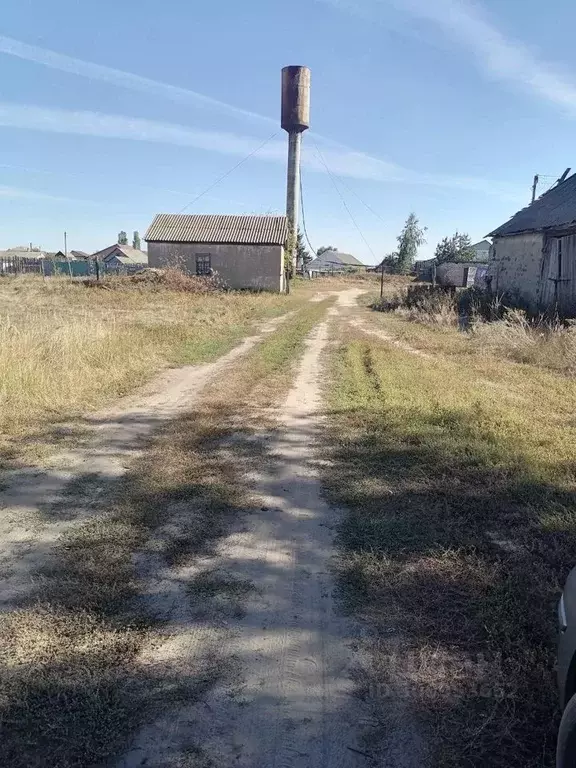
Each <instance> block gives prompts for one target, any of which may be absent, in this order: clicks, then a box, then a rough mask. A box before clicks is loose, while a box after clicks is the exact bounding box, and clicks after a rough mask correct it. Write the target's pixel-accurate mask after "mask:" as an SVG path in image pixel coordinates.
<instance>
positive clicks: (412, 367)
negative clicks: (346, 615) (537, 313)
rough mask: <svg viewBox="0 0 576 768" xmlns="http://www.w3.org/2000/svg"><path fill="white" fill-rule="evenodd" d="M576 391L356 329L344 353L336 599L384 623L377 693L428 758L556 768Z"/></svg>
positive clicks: (564, 383)
mask: <svg viewBox="0 0 576 768" xmlns="http://www.w3.org/2000/svg"><path fill="white" fill-rule="evenodd" d="M575 396H576V385H574V384H573V383H572V382H570V381H569V380H566V379H565V378H564V377H562V376H556V375H554V374H551V373H547V372H545V371H543V370H538V369H534V368H530V367H529V366H519V365H514V364H511V363H507V362H505V361H497V360H493V359H492V360H491V359H485V360H484V361H482V360H476V361H474V362H473V363H472V364H471V363H470V360H469V358H468V356H465V357H464V356H457V355H453V356H449V357H443V358H439V359H437V360H432V361H431V360H423V359H422V358H419V357H416V356H414V355H410V354H409V353H406V352H401V351H398V350H396V349H391V348H390V347H388V346H387V345H386V344H385V343H379V342H377V341H372V340H370V341H366V340H364V339H363V338H358V337H357V336H356V337H354V336H351V337H350V338H349V339H348V340H347V341H346V342H345V343H342V344H341V345H340V347H339V349H338V351H337V352H336V353H335V354H334V356H333V360H332V382H331V384H330V391H329V424H330V438H331V447H332V451H331V458H332V460H333V464H332V467H331V469H329V470H328V471H327V476H326V487H327V492H328V494H329V496H330V498H331V500H332V501H334V502H335V503H338V504H341V505H344V506H345V507H346V508H347V510H348V513H347V516H346V518H345V520H344V522H343V524H342V526H341V529H340V534H339V544H340V547H341V555H340V559H339V564H338V571H339V578H340V585H341V589H342V594H343V597H344V599H345V602H346V604H347V605H348V607H349V609H350V610H351V611H352V612H353V613H355V614H356V615H357V616H359V617H361V618H362V619H363V620H364V621H366V622H367V623H368V624H369V625H370V626H371V627H372V628H373V630H374V635H373V637H374V638H375V639H374V641H373V642H372V641H371V642H370V643H369V646H370V652H371V654H372V658H373V661H374V665H373V674H374V680H372V681H371V690H372V691H374V690H377V691H388V692H390V691H391V690H392V691H394V695H395V696H396V697H400V698H401V699H402V700H403V701H405V702H406V704H407V705H408V707H409V709H410V710H411V711H412V713H413V714H414V716H415V717H416V718H417V720H418V721H419V723H420V725H421V727H422V729H423V732H424V733H425V734H426V740H427V742H428V744H429V746H430V756H429V757H430V765H433V766H438V768H440V766H442V768H456V766H464V765H466V766H474V767H476V766H477V767H478V768H480V766H486V765H490V766H495V767H497V768H504V767H506V768H513V767H514V766H517V767H518V768H536V766H552V765H553V764H554V760H553V755H554V745H555V732H556V727H557V696H556V689H555V680H554V656H555V631H556V601H557V599H558V596H559V591H560V587H561V584H562V583H563V580H564V578H565V576H566V574H567V572H568V570H569V569H570V568H571V567H572V566H573V565H574V563H575V562H576V494H575V481H576V461H575V459H576V455H575V449H574V445H575V444H576V443H575V438H576V425H575V424H574V420H573V418H571V417H570V416H569V414H570V412H571V408H572V405H571V404H572V403H573V402H574V397H575ZM379 704H380V707H376V709H379V711H380V715H379V716H380V717H381V718H382V722H383V731H385V729H386V727H387V725H386V718H385V716H384V715H383V714H382V713H383V712H386V710H387V708H388V709H389V700H382V701H380V702H379Z"/></svg>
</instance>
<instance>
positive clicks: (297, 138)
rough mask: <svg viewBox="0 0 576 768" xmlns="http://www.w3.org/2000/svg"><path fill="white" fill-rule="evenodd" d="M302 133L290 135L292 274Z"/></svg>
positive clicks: (288, 200)
mask: <svg viewBox="0 0 576 768" xmlns="http://www.w3.org/2000/svg"><path fill="white" fill-rule="evenodd" d="M301 149H302V134H301V133H290V134H289V135H288V178H287V186H286V216H287V217H288V248H290V249H291V253H290V258H291V260H292V274H293V275H295V274H296V255H297V254H296V250H297V249H296V236H297V234H298V214H299V212H300V152H301Z"/></svg>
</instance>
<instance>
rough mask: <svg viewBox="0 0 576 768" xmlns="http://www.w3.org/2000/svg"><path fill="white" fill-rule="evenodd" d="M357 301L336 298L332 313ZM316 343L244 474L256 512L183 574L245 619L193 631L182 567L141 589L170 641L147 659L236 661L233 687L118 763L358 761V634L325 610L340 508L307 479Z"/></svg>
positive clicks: (311, 465) (213, 622) (316, 391)
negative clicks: (218, 592) (223, 596)
mask: <svg viewBox="0 0 576 768" xmlns="http://www.w3.org/2000/svg"><path fill="white" fill-rule="evenodd" d="M354 295H355V294H354V292H346V293H344V294H342V295H341V296H340V297H339V306H347V305H349V304H350V302H351V301H352V300H353V298H354ZM327 340H328V325H327V322H326V321H325V322H323V323H321V324H320V325H318V326H317V327H316V328H315V330H314V331H313V333H312V334H311V335H310V337H309V338H308V340H307V342H306V349H305V353H304V356H303V358H302V360H301V362H300V367H299V371H298V374H297V376H296V379H295V381H294V384H293V387H292V389H291V390H290V392H289V394H288V397H287V398H286V401H285V402H284V403H283V404H282V407H281V408H280V413H281V416H280V418H279V419H278V426H277V429H276V430H275V431H274V435H273V438H272V440H267V441H266V454H265V456H264V457H263V461H262V466H263V467H264V469H263V470H261V471H258V472H257V473H256V474H254V475H253V477H251V483H252V485H253V490H254V493H255V494H256V495H257V498H258V505H259V508H260V512H259V513H258V514H251V515H250V517H249V518H248V519H247V520H245V521H244V524H243V525H242V528H241V529H240V530H236V531H234V532H233V533H231V534H230V535H229V536H228V537H226V538H225V539H224V540H223V541H221V542H220V544H219V546H218V548H217V551H216V553H215V556H214V557H212V558H209V559H205V560H203V561H201V562H196V563H195V564H194V567H193V569H192V571H193V575H194V577H195V578H198V576H199V574H202V573H204V574H212V575H213V574H215V573H216V574H218V578H219V579H220V580H221V581H223V582H224V583H226V584H229V585H234V584H240V585H246V584H248V585H251V586H252V587H253V592H252V593H251V594H250V595H248V596H247V599H245V600H244V601H243V605H242V611H241V612H239V611H236V612H234V613H233V615H231V616H226V617H225V621H224V622H223V620H222V618H223V617H222V613H221V611H218V610H217V611H216V612H214V611H212V613H211V614H209V615H208V616H205V617H204V618H205V622H204V623H203V625H202V626H201V627H198V624H197V623H194V624H192V623H190V619H191V617H188V619H187V620H186V619H185V621H184V624H182V618H183V615H182V611H181V605H180V601H179V600H178V599H176V600H174V595H175V590H174V588H173V585H174V583H177V582H178V581H179V580H180V582H182V581H183V580H186V579H188V580H189V579H190V578H191V576H192V573H191V569H190V567H188V568H184V569H179V570H178V569H177V570H174V571H173V572H172V573H171V574H167V573H166V571H164V572H163V579H162V585H163V587H162V585H160V584H158V583H157V584H156V587H155V588H154V589H153V590H152V591H153V592H154V593H155V594H156V595H157V594H158V588H160V589H162V588H163V589H164V594H165V599H166V600H167V601H171V602H170V606H171V608H170V618H171V620H172V627H173V633H174V634H173V635H172V637H171V638H170V640H169V641H168V643H167V644H166V645H165V646H164V647H162V648H160V649H158V650H157V651H156V654H155V662H156V663H157V662H158V660H159V659H162V658H170V660H171V663H172V664H177V665H181V666H182V668H185V666H186V664H193V665H197V664H198V659H199V658H201V657H204V658H208V657H211V659H212V663H214V657H216V664H217V665H219V666H221V667H223V666H225V665H226V664H227V663H228V662H230V661H232V662H233V666H234V674H233V675H232V679H230V678H229V677H224V679H223V680H221V681H219V682H218V683H217V684H216V685H215V686H214V687H213V688H212V690H211V691H210V693H209V694H208V695H207V696H206V697H204V698H203V699H202V700H201V701H200V702H198V703H197V704H195V705H194V706H192V707H183V708H180V709H179V710H178V711H176V712H174V711H172V712H169V713H167V715H166V716H163V717H162V718H160V720H159V721H157V722H156V723H155V724H154V725H152V726H148V727H146V728H145V729H144V730H143V731H142V733H141V734H140V735H139V737H138V738H137V739H136V742H135V744H134V745H133V748H132V750H131V751H130V752H129V753H128V754H127V755H126V756H125V757H124V758H123V759H122V760H121V761H120V763H119V765H120V766H125V767H126V768H132V767H135V766H139V765H154V766H168V765H180V764H181V761H182V760H183V759H184V758H185V757H186V754H189V751H188V752H187V750H189V749H190V744H193V745H194V748H195V749H197V750H198V753H199V754H201V755H202V758H203V759H205V760H207V761H208V762H207V763H206V764H207V765H218V766H240V767H243V768H271V767H272V766H278V768H280V766H282V767H284V766H294V767H295V768H296V767H298V768H305V767H306V768H329V767H330V768H332V767H334V768H336V767H338V768H344V767H348V766H350V767H352V766H357V765H366V755H365V754H363V753H362V750H361V748H360V746H359V745H358V742H357V738H358V734H359V733H360V730H361V723H362V718H363V712H362V706H361V704H360V702H359V700H358V699H357V698H355V697H354V695H353V694H354V683H353V670H354V667H355V666H357V665H358V663H359V662H358V659H357V658H355V655H354V646H355V642H356V641H357V638H358V628H357V627H354V626H352V625H351V624H350V623H349V622H348V621H346V620H345V619H344V618H342V616H341V614H340V613H339V612H338V610H337V609H336V608H335V604H334V584H333V583H332V578H331V575H330V560H331V557H332V556H333V529H334V527H335V525H336V523H337V521H338V513H337V512H336V511H335V510H333V509H331V508H330V507H329V506H328V504H327V503H326V502H325V501H324V500H323V498H322V494H321V487H320V482H319V479H318V472H317V463H318V461H319V459H320V456H318V455H317V451H316V448H315V441H316V438H317V436H318V431H319V430H320V429H321V421H320V418H319V413H318V412H319V408H320V405H321V389H320V383H321V380H322V365H321V356H322V353H323V351H324V349H325V347H326V344H327ZM235 614H236V615H235ZM238 614H240V615H238ZM206 619H207V621H206ZM210 761H212V762H210ZM191 764H194V763H191Z"/></svg>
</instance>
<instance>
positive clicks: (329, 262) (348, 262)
mask: <svg viewBox="0 0 576 768" xmlns="http://www.w3.org/2000/svg"><path fill="white" fill-rule="evenodd" d="M363 266H364V264H361V263H360V262H359V261H358V259H357V258H356V257H355V256H352V255H351V254H349V253H341V252H340V251H323V252H322V253H321V254H320V255H319V256H316V258H315V259H313V260H312V261H310V262H308V264H307V268H308V269H317V270H322V269H326V270H338V269H342V268H343V267H363Z"/></svg>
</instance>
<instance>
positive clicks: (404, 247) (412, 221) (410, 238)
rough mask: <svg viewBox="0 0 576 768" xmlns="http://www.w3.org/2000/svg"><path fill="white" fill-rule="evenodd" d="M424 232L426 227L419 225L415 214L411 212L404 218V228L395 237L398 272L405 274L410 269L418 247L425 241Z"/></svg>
mask: <svg viewBox="0 0 576 768" xmlns="http://www.w3.org/2000/svg"><path fill="white" fill-rule="evenodd" d="M425 232H426V227H421V226H420V222H419V221H418V218H417V217H416V214H415V213H411V214H410V215H409V216H408V218H407V219H406V223H405V224H404V229H403V230H402V232H401V233H400V234H399V235H398V238H397V240H398V272H399V274H401V275H407V274H409V273H410V272H411V271H412V269H413V267H414V262H415V260H416V256H417V255H418V248H420V246H421V245H424V243H425V242H426V239H425V237H424V233H425Z"/></svg>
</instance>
